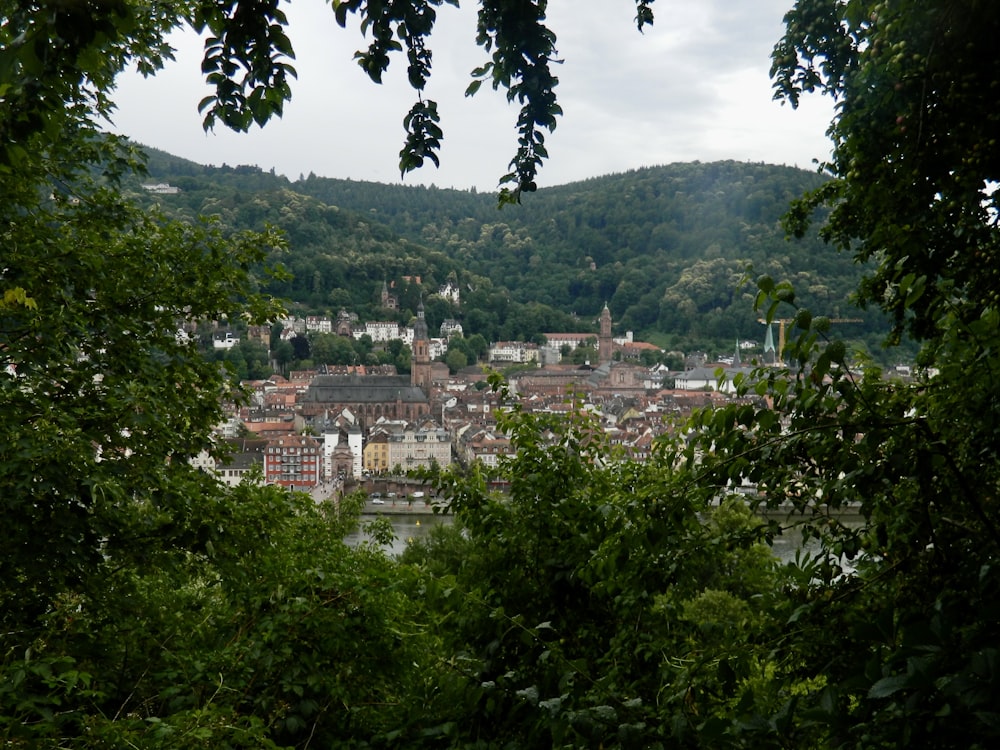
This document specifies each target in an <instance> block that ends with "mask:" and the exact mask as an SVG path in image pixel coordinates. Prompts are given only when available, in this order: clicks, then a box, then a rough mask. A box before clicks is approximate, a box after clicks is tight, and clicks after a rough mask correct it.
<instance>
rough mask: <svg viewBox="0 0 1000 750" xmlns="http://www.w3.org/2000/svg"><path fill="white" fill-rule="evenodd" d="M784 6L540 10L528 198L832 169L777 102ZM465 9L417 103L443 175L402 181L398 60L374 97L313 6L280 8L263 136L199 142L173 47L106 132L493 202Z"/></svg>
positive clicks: (495, 166)
mask: <svg viewBox="0 0 1000 750" xmlns="http://www.w3.org/2000/svg"><path fill="white" fill-rule="evenodd" d="M791 4H792V0H699V1H698V2H680V1H679V0H661V1H660V2H657V3H654V5H653V10H654V12H655V13H656V22H655V25H654V26H653V27H652V28H651V29H650V28H649V27H646V30H645V31H644V32H643V33H642V34H640V33H639V32H638V31H637V29H636V27H635V24H634V20H633V19H634V16H635V3H634V2H633V0H552V1H551V2H550V3H549V8H548V24H549V27H550V28H551V29H552V30H553V31H554V32H555V34H556V36H557V42H556V44H557V48H558V52H559V57H560V58H561V59H562V60H563V63H562V64H560V65H558V66H555V68H554V73H555V75H556V76H557V77H558V78H559V86H558V87H557V88H556V95H557V97H558V99H559V103H560V106H561V107H562V109H563V112H564V115H563V117H562V118H560V120H559V124H558V126H557V128H556V130H555V132H554V133H552V134H551V135H547V138H546V144H547V146H548V150H549V156H550V158H549V159H548V160H547V161H546V163H545V164H544V165H543V167H542V170H541V174H540V177H539V179H538V185H539V187H546V186H550V185H560V184H565V183H568V182H574V181H577V180H583V179H587V178H589V177H597V176H600V175H605V174H610V173H617V172H624V171H626V170H629V169H634V168H639V167H645V166H656V165H662V164H671V163H674V162H690V161H695V160H698V161H703V162H705V161H715V160H721V159H735V160H738V161H751V162H766V163H770V164H788V165H792V166H798V167H801V168H803V169H815V163H814V162H815V161H816V160H823V159H826V158H827V157H828V156H829V153H830V142H829V139H828V138H827V137H826V135H825V133H826V129H827V126H828V125H829V122H830V119H831V116H832V114H833V108H832V104H831V102H830V100H829V99H828V98H824V97H820V96H818V95H814V96H812V97H807V98H805V99H804V100H803V103H802V105H801V106H800V107H799V109H792V108H791V107H790V106H789V105H787V104H785V105H782V104H780V103H779V102H776V101H773V99H772V91H771V83H770V80H769V78H768V69H769V67H770V52H771V49H772V48H773V46H774V44H775V42H777V41H778V39H779V38H780V36H781V32H782V28H783V27H782V17H783V15H784V13H785V12H786V11H787V10H788V9H789V7H790V6H791ZM476 7H477V4H476V3H474V2H472V0H464V2H463V7H462V8H461V9H458V8H454V7H452V6H450V5H442V6H441V7H440V8H439V11H438V22H437V26H436V28H435V31H434V34H433V36H432V37H431V41H430V45H429V46H430V47H431V49H432V50H433V52H434V57H433V71H432V75H431V80H430V82H429V84H428V87H427V89H426V90H425V96H426V98H429V99H433V100H435V101H436V102H437V103H438V111H439V114H440V115H441V118H442V123H441V124H442V127H443V129H444V139H443V141H442V150H441V152H440V158H441V167H440V168H439V169H435V168H434V167H433V165H432V164H430V163H428V164H427V165H425V166H424V167H423V168H422V169H421V170H419V171H418V172H412V173H410V174H408V175H407V176H406V177H405V178H402V179H401V177H400V174H399V170H398V167H397V164H398V160H399V150H400V148H401V147H402V144H403V140H404V137H405V134H404V131H403V125H402V120H403V117H404V115H405V114H406V113H407V111H408V110H409V108H410V106H411V105H412V103H413V102H414V101H415V99H416V94H415V92H413V91H412V89H410V88H409V86H408V84H407V82H406V70H405V67H406V66H405V59H404V58H403V57H397V58H395V59H394V60H393V62H392V63H391V64H390V67H389V71H388V72H387V74H386V76H385V77H384V82H383V84H382V85H381V86H379V85H376V84H374V83H372V82H371V81H370V80H369V79H368V77H367V76H366V75H365V74H364V73H363V71H362V70H361V68H360V67H358V65H357V64H356V63H355V62H354V60H353V55H354V52H355V51H356V50H357V49H361V48H364V47H366V46H367V42H366V41H365V40H364V38H363V37H362V36H361V33H360V31H359V28H358V23H357V18H356V17H349V18H348V26H347V28H346V29H342V28H340V27H339V26H338V25H337V24H336V21H335V20H334V17H333V12H332V10H331V9H330V7H329V6H328V5H327V4H326V3H324V2H323V0H295V2H294V3H286V4H285V5H284V9H285V12H286V13H287V15H288V19H289V29H288V35H289V37H290V39H291V41H292V44H293V46H294V47H295V52H296V59H295V60H294V61H292V64H293V65H294V67H295V68H296V70H297V72H298V79H297V80H293V81H292V100H291V101H290V102H289V103H287V104H286V106H285V113H284V116H283V117H282V118H281V119H280V120H273V121H272V122H270V123H268V124H267V125H265V127H264V128H263V129H258V128H256V127H255V128H254V129H253V130H252V131H250V132H249V133H233V132H230V131H228V130H227V129H226V128H225V127H224V126H221V125H218V126H216V129H215V131H214V132H211V133H208V134H206V133H205V131H204V130H203V128H202V124H201V116H200V115H199V114H198V111H197V105H198V102H199V101H200V100H201V99H202V98H203V97H204V96H205V95H206V94H207V93H209V89H208V87H207V86H206V85H205V84H204V82H203V80H202V78H201V74H200V61H201V52H202V46H203V40H202V39H199V38H198V36H197V34H195V33H194V32H193V31H190V30H186V31H184V32H178V33H176V34H174V35H173V36H171V38H170V40H169V41H170V43H171V44H172V46H174V47H175V49H176V60H174V61H173V62H171V63H168V65H167V67H166V68H165V69H164V70H163V71H161V72H160V73H159V74H157V75H156V76H155V77H154V78H150V79H144V78H142V77H141V76H139V75H138V74H137V73H134V72H131V71H130V72H128V73H125V74H123V75H122V76H120V78H119V80H118V89H117V92H116V94H115V97H114V98H115V101H116V103H117V105H118V110H117V112H116V113H115V116H114V118H113V120H114V121H113V124H112V126H111V128H110V129H111V130H113V131H114V132H118V133H122V134H124V135H127V136H129V137H131V138H132V139H134V140H136V141H138V142H139V143H142V144H144V145H147V146H152V147H154V148H158V149H162V150H164V151H168V152H170V153H171V154H174V155H175V156H181V157H184V158H186V159H190V160H192V161H195V162H198V163H200V164H209V165H215V166H220V165H222V164H228V165H229V166H237V165H244V164H246V165H256V166H259V167H261V168H262V169H264V170H270V169H272V168H273V169H274V170H275V172H276V173H278V174H283V175H285V176H286V177H288V178H289V179H290V180H296V179H298V178H299V177H300V176H303V175H309V174H310V173H314V174H316V175H317V176H319V177H334V178H344V179H354V180H370V181H375V182H382V183H399V182H403V183H404V184H424V185H431V184H434V185H437V186H438V187H452V188H458V189H468V188H473V187H474V188H476V189H477V190H481V191H491V190H495V189H496V188H497V184H498V182H499V179H500V177H501V176H502V175H504V174H505V173H506V172H507V171H508V163H509V162H510V159H511V157H513V155H514V153H515V150H516V131H515V123H516V119H517V108H516V105H515V104H509V103H508V102H507V100H506V96H505V92H503V91H494V90H493V89H492V88H491V87H490V86H489V85H485V84H484V85H483V87H482V88H481V89H480V90H479V92H478V93H477V94H476V95H475V96H474V97H465V96H464V92H465V89H466V87H467V86H468V84H469V81H470V76H469V74H470V72H471V71H472V69H473V68H475V67H478V66H479V65H482V64H483V63H484V62H485V61H486V60H487V53H486V52H485V51H484V50H482V49H481V48H480V47H477V46H476V44H475V27H476Z"/></svg>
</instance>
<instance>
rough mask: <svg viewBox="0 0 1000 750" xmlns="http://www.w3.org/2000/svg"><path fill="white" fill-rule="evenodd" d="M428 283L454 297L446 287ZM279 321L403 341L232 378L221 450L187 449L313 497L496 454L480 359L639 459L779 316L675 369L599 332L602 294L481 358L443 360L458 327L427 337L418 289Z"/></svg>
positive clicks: (521, 393) (514, 386)
mask: <svg viewBox="0 0 1000 750" xmlns="http://www.w3.org/2000/svg"><path fill="white" fill-rule="evenodd" d="M439 293H441V294H448V295H453V297H452V299H453V300H454V301H455V302H457V301H458V290H457V289H451V288H444V289H442V290H440V292H439ZM382 298H383V303H384V305H385V306H386V307H392V306H393V303H394V302H395V300H394V299H393V297H392V296H391V294H389V292H388V291H387V289H386V288H385V287H384V286H383V290H382ZM279 323H280V327H281V337H282V338H284V339H285V340H287V339H288V338H290V337H294V336H301V335H309V334H328V335H329V334H334V335H338V336H344V337H354V338H360V337H361V336H368V337H370V339H371V340H372V341H373V342H374V343H375V344H376V345H383V346H384V345H385V344H387V343H388V342H390V341H402V342H403V344H405V346H407V347H409V349H410V351H411V355H412V356H411V365H410V373H409V374H408V375H406V374H399V373H398V372H397V369H396V368H395V367H394V366H393V365H363V364H358V365H326V364H320V365H318V366H316V367H314V368H312V369H304V370H290V371H289V372H288V376H287V377H286V376H284V375H281V374H277V373H275V374H273V375H271V376H270V377H267V378H263V379H256V380H247V381H243V383H242V385H243V387H244V389H245V390H246V392H247V393H248V394H249V400H248V402H247V403H244V404H242V405H239V406H237V405H235V404H233V405H231V406H230V408H229V410H228V418H227V420H226V421H225V422H224V423H223V424H222V425H220V427H219V429H218V436H219V438H220V439H222V440H224V441H225V442H226V448H227V451H228V455H226V456H225V457H223V458H213V457H212V456H211V455H210V454H209V452H208V451H203V452H202V453H201V454H200V455H199V456H198V457H197V458H196V459H194V462H195V463H196V465H198V466H199V467H200V468H203V469H205V470H206V471H214V472H216V474H217V475H218V477H219V478H220V479H221V481H222V482H224V483H226V484H229V485H236V484H238V483H240V482H242V481H246V480H247V479H248V478H256V481H261V482H264V483H266V484H275V485H280V486H283V487H287V488H289V489H294V490H298V491H304V492H308V493H310V494H311V495H312V496H313V497H314V498H316V499H317V500H321V499H327V498H330V497H336V496H339V495H340V494H342V493H344V492H350V491H353V490H354V489H357V488H359V487H362V488H367V489H368V490H371V489H372V488H373V487H377V486H381V487H385V486H388V485H386V484H385V478H387V477H395V478H400V477H405V476H407V475H411V474H412V473H413V472H414V471H415V470H420V469H430V468H431V467H435V466H436V467H442V468H443V467H447V466H450V465H451V464H452V463H453V462H459V463H461V464H463V465H466V466H468V465H470V464H472V463H474V462H479V463H481V464H482V465H483V466H484V467H487V469H492V468H495V467H496V466H497V462H498V459H499V458H500V457H502V456H506V455H510V453H511V445H510V440H509V439H508V437H507V436H506V435H505V434H503V432H502V431H500V430H498V429H497V424H496V418H495V417H496V414H497V410H498V409H499V408H501V404H500V402H499V399H500V396H499V394H497V393H496V392H494V391H493V390H492V389H490V388H489V387H488V386H487V383H486V377H487V376H486V373H487V372H488V371H489V370H496V371H504V372H505V374H506V378H507V381H508V384H509V388H510V392H511V394H513V395H515V396H516V397H517V398H518V399H519V402H520V404H521V406H522V408H523V409H525V410H526V411H534V412H548V413H564V412H566V411H568V410H570V409H583V410H586V411H587V412H589V413H590V414H591V415H592V416H593V417H594V418H596V419H597V420H598V421H599V423H600V425H601V427H602V429H603V430H604V432H605V433H606V435H607V438H608V440H609V442H610V444H611V445H612V446H614V447H615V448H616V449H617V450H619V451H620V452H621V455H622V456H623V457H626V458H628V459H631V460H640V461H641V460H644V459H646V458H648V457H649V455H650V451H651V449H652V446H653V443H654V441H655V440H656V438H657V437H659V436H661V435H663V434H665V433H667V432H668V431H670V430H672V429H676V427H677V426H678V425H680V424H682V423H683V421H684V419H685V418H686V417H687V416H689V415H690V414H691V412H692V410H693V409H695V408H698V407H704V406H708V405H721V404H723V403H727V402H730V401H732V400H733V399H734V398H736V395H735V387H734V381H735V380H736V378H737V375H739V376H741V377H743V378H747V377H750V376H751V374H752V372H753V370H754V369H755V367H756V366H757V365H758V364H774V363H775V361H776V359H777V355H778V352H780V351H781V347H782V346H783V344H784V326H783V323H784V321H782V325H781V336H780V343H779V344H776V343H775V340H776V338H777V337H775V336H774V335H773V333H772V328H773V326H770V325H769V326H768V327H767V328H766V336H765V341H764V344H763V349H762V350H761V348H760V347H759V346H757V344H756V342H753V341H742V342H741V341H737V342H735V343H734V350H733V355H732V356H731V357H725V358H719V361H711V362H710V361H708V360H707V358H706V356H705V355H704V354H701V353H695V354H691V355H688V356H686V357H683V358H682V361H683V363H684V364H683V368H682V369H677V370H671V369H670V368H669V367H668V366H667V365H665V364H663V363H662V359H663V358H662V357H661V356H653V357H650V356H648V355H649V354H650V353H655V354H658V355H662V352H660V350H659V349H658V348H657V347H655V346H653V345H652V344H648V343H645V342H640V341H635V340H633V336H632V334H631V332H627V333H626V334H625V335H623V336H615V335H613V333H612V328H613V321H612V314H611V311H610V310H609V308H608V306H607V305H605V306H604V309H603V310H602V312H601V315H600V319H599V321H598V323H599V331H598V332H597V333H594V332H587V331H584V332H552V333H544V334H543V335H542V337H541V338H542V339H543V340H544V343H543V344H537V343H533V342H524V341H499V342H494V343H493V344H491V345H490V346H489V350H488V355H487V357H486V360H487V361H486V362H485V363H483V364H475V365H472V366H467V367H464V368H462V369H460V370H458V371H457V372H451V371H450V370H449V368H448V366H447V365H446V364H445V363H444V362H443V361H442V359H443V356H444V353H445V351H446V350H447V347H448V341H449V338H450V337H453V336H456V335H458V336H461V335H462V326H461V323H459V322H458V321H456V320H453V319H448V320H445V321H444V322H443V323H442V325H441V328H440V331H439V333H440V335H439V336H438V337H431V336H430V335H429V331H428V326H427V323H426V320H425V318H424V308H423V304H422V303H421V304H420V305H419V307H418V309H417V314H416V317H415V319H414V321H413V325H412V326H404V325H401V324H399V323H397V322H395V321H369V322H365V323H359V322H358V321H357V320H356V319H355V317H354V316H352V315H350V314H349V313H347V312H346V311H344V310H342V311H341V312H340V314H339V315H338V316H337V317H336V318H335V319H331V318H329V317H324V316H307V317H305V318H295V317H289V318H286V319H283V320H281V321H279ZM270 331H271V329H270V328H268V327H266V326H260V327H255V328H254V327H251V328H250V329H249V330H248V332H247V335H249V336H252V337H256V339H257V340H258V343H260V344H262V345H266V344H267V343H268V341H269V335H270ZM238 343H239V338H238V337H236V336H235V335H234V334H233V333H232V332H231V331H220V332H217V333H216V334H215V335H214V339H213V345H214V348H216V349H226V348H230V347H233V346H235V345H237V344H238ZM583 349H586V350H587V351H589V352H590V353H591V354H592V355H593V359H592V360H591V359H585V360H583V361H582V362H576V361H573V359H574V358H572V357H571V356H570V355H572V353H573V352H574V351H577V350H583ZM741 350H744V351H745V350H751V351H753V350H756V353H757V354H758V355H760V361H759V362H758V361H757V360H756V359H750V358H748V359H746V361H744V359H743V358H742V356H741ZM644 353H645V354H646V355H647V356H645V357H644V356H643V354H644ZM644 360H645V362H653V364H646V363H644ZM657 360H660V361H657ZM377 480H381V482H379V481H377ZM394 486H396V487H398V485H394ZM394 494H395V493H394ZM403 494H405V493H403Z"/></svg>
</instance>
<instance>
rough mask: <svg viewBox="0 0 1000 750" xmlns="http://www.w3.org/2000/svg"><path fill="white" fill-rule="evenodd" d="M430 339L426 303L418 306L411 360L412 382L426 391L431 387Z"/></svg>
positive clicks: (421, 302)
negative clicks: (425, 313) (425, 312)
mask: <svg viewBox="0 0 1000 750" xmlns="http://www.w3.org/2000/svg"><path fill="white" fill-rule="evenodd" d="M430 351H431V350H430V338H429V337H428V335H427V321H426V320H425V319H424V302H423V300H421V301H420V304H419V305H417V319H416V320H415V321H414V323H413V358H412V359H411V360H410V382H411V383H412V384H413V385H416V386H420V387H421V388H423V389H424V391H428V392H429V391H430V387H431V353H430Z"/></svg>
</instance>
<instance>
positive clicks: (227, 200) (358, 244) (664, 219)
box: [149, 150, 883, 346]
mask: <svg viewBox="0 0 1000 750" xmlns="http://www.w3.org/2000/svg"><path fill="white" fill-rule="evenodd" d="M150 153H151V159H150V166H149V170H150V177H151V179H152V180H153V181H163V182H168V183H170V184H172V185H176V186H178V187H180V188H181V189H182V191H183V192H182V193H181V194H179V195H167V196H158V197H157V200H158V201H159V202H160V203H161V204H163V205H164V206H166V207H168V209H170V210H176V211H183V212H185V213H189V214H190V215H194V214H195V213H197V212H203V213H210V214H212V213H214V214H218V215H220V216H221V217H222V218H223V221H224V222H226V223H227V224H230V225H231V226H233V227H257V226H260V225H261V224H262V223H263V222H264V221H269V222H272V223H276V224H278V225H279V226H281V227H282V228H283V229H284V230H285V231H286V232H287V234H288V237H289V241H290V244H291V252H290V253H289V255H288V256H287V257H286V258H285V259H284V263H285V265H286V266H287V267H288V268H289V269H290V270H291V271H292V272H293V273H294V275H295V279H294V281H292V282H289V283H286V284H283V285H281V286H280V287H278V288H277V289H276V291H279V292H280V293H282V294H284V295H286V296H288V297H289V298H291V299H292V300H294V301H295V302H297V303H301V304H302V305H303V306H304V307H305V308H307V309H311V310H315V311H317V312H323V311H327V310H332V311H333V312H334V313H335V312H336V311H337V309H339V308H340V307H351V308H353V309H355V310H359V311H360V313H361V314H362V315H374V314H376V304H377V296H376V293H377V289H378V288H379V287H380V286H381V282H382V281H383V279H385V280H388V281H389V282H390V283H391V282H395V283H396V285H397V288H399V289H400V290H401V291H402V292H403V296H404V299H403V303H404V305H405V306H408V307H412V306H414V305H415V300H416V299H419V297H420V295H421V293H423V294H426V293H427V292H431V291H434V288H436V287H432V286H431V285H435V284H438V283H441V282H444V281H445V280H446V279H447V278H449V276H450V277H451V278H453V279H457V280H458V281H459V282H460V283H461V285H462V291H463V295H464V297H463V304H462V307H461V309H451V308H449V306H448V305H447V304H444V303H442V302H438V303H437V304H434V305H430V306H429V307H428V319H429V320H428V322H429V323H430V325H431V326H432V330H433V326H434V325H436V324H438V323H439V320H438V319H439V318H442V317H447V316H451V315H453V314H454V315H456V316H458V317H460V318H462V319H463V323H464V324H465V327H466V330H467V333H481V334H483V335H484V336H485V337H487V338H488V339H496V338H507V337H510V338H526V337H528V336H530V335H531V334H532V333H537V332H538V331H539V330H558V329H560V328H564V327H569V326H572V327H575V328H580V327H587V326H590V325H591V323H592V320H593V319H594V318H595V317H596V315H597V314H598V312H599V311H600V309H601V308H602V307H603V305H604V303H605V302H607V303H608V305H609V307H610V308H611V310H612V313H613V315H614V318H615V328H616V331H617V330H621V331H624V330H634V331H635V332H636V333H637V334H641V335H646V336H650V337H652V338H654V339H656V340H658V341H660V342H662V343H669V344H671V345H676V346H692V345H696V344H698V343H701V344H703V345H705V346H710V345H711V344H712V343H713V342H715V343H717V344H719V345H721V343H722V342H732V340H733V339H734V337H737V336H740V337H749V338H758V339H759V338H760V337H761V327H760V325H759V324H758V323H757V322H756V321H757V317H758V316H757V315H756V314H755V313H754V312H753V310H752V298H753V292H754V289H753V288H752V287H748V288H744V289H740V288H739V286H740V280H741V279H742V278H744V277H745V275H746V269H747V268H748V266H749V265H751V264H752V268H753V274H760V273H769V274H770V275H772V276H773V277H774V278H775V279H779V280H780V279H789V280H791V281H792V282H793V283H794V284H795V287H796V292H797V295H798V299H799V300H800V301H801V303H802V304H805V305H807V306H809V307H810V309H812V310H813V311H814V312H815V313H816V314H824V315H829V316H831V317H836V316H843V317H857V316H858V314H857V312H856V311H854V310H853V308H852V306H851V304H850V302H849V295H850V293H851V292H852V290H854V289H855V288H856V287H857V282H858V277H859V275H860V269H859V268H857V267H856V266H855V265H854V264H853V262H852V260H851V259H850V258H849V257H848V256H846V255H842V254H838V253H836V252H835V251H834V250H832V249H830V248H829V247H827V246H826V245H825V244H823V243H822V242H821V241H819V240H818V239H817V238H816V237H809V238H806V239H804V240H801V241H800V240H789V239H788V238H786V236H785V233H784V231H783V230H782V229H781V226H780V223H779V220H780V217H781V216H782V214H783V213H784V212H785V211H786V210H787V207H788V204H789V201H791V200H792V199H793V198H795V197H796V196H799V195H801V194H802V193H803V192H805V191H806V190H809V189H811V188H814V187H816V186H817V185H819V184H820V182H821V179H822V178H821V177H820V176H819V175H817V174H815V173H813V172H807V171H804V170H799V169H795V168H791V167H779V166H773V165H766V164H748V163H741V162H733V161H728V162H715V163H698V162H694V163H685V164H672V165H668V166H662V167H650V168H644V169H639V170H633V171H629V172H625V173H621V174H615V175H608V176H605V177H599V178H594V179H590V180H586V181H583V182H577V183H571V184H568V185H563V186H559V187H553V188H546V189H542V190H539V191H538V192H537V193H535V194H532V195H528V196H526V197H525V199H524V203H523V204H522V205H520V206H508V207H506V208H504V209H502V210H501V209H498V208H497V203H496V197H495V196H494V195H493V194H489V193H477V192H475V191H459V190H450V189H440V188H435V187H423V186H400V185H383V184H379V183H371V182H359V181H353V180H335V179H326V178H319V177H316V176H314V175H310V176H309V177H308V178H305V179H300V180H298V181H296V182H290V181H288V180H286V179H285V178H283V177H279V176H275V175H273V174H269V173H266V172H263V171H261V170H260V169H258V168H256V167H246V166H241V167H235V168H233V167H227V166H223V167H204V166H201V165H196V164H193V163H191V162H186V161H184V160H181V159H177V158H175V157H171V156H169V155H167V154H163V153H162V152H156V151H152V150H151V151H150ZM403 276H420V277H421V278H422V280H423V282H424V288H423V289H418V288H408V285H406V284H405V282H404V281H403V278H402V277H403ZM574 316H575V317H574ZM470 329H471V330H470ZM882 329H883V325H882V324H881V322H880V321H879V320H876V319H874V318H871V317H869V318H868V319H866V322H865V323H864V324H863V325H854V326H851V327H850V330H845V331H844V333H845V334H848V335H851V336H858V337H861V336H864V335H867V336H868V337H869V339H870V341H874V340H875V339H876V338H877V336H876V335H875V334H876V333H877V332H878V331H881V330H882Z"/></svg>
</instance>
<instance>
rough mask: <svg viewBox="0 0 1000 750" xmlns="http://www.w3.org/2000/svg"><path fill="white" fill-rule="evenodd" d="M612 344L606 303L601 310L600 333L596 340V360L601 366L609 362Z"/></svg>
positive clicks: (608, 311)
mask: <svg viewBox="0 0 1000 750" xmlns="http://www.w3.org/2000/svg"><path fill="white" fill-rule="evenodd" d="M613 348H614V342H613V341H612V339H611V311H610V310H609V309H608V303H607V302H605V303H604V309H603V310H601V333H600V336H599V337H598V339H597V359H598V361H599V362H600V363H601V364H604V363H605V362H610V361H611V356H612V352H613Z"/></svg>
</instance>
